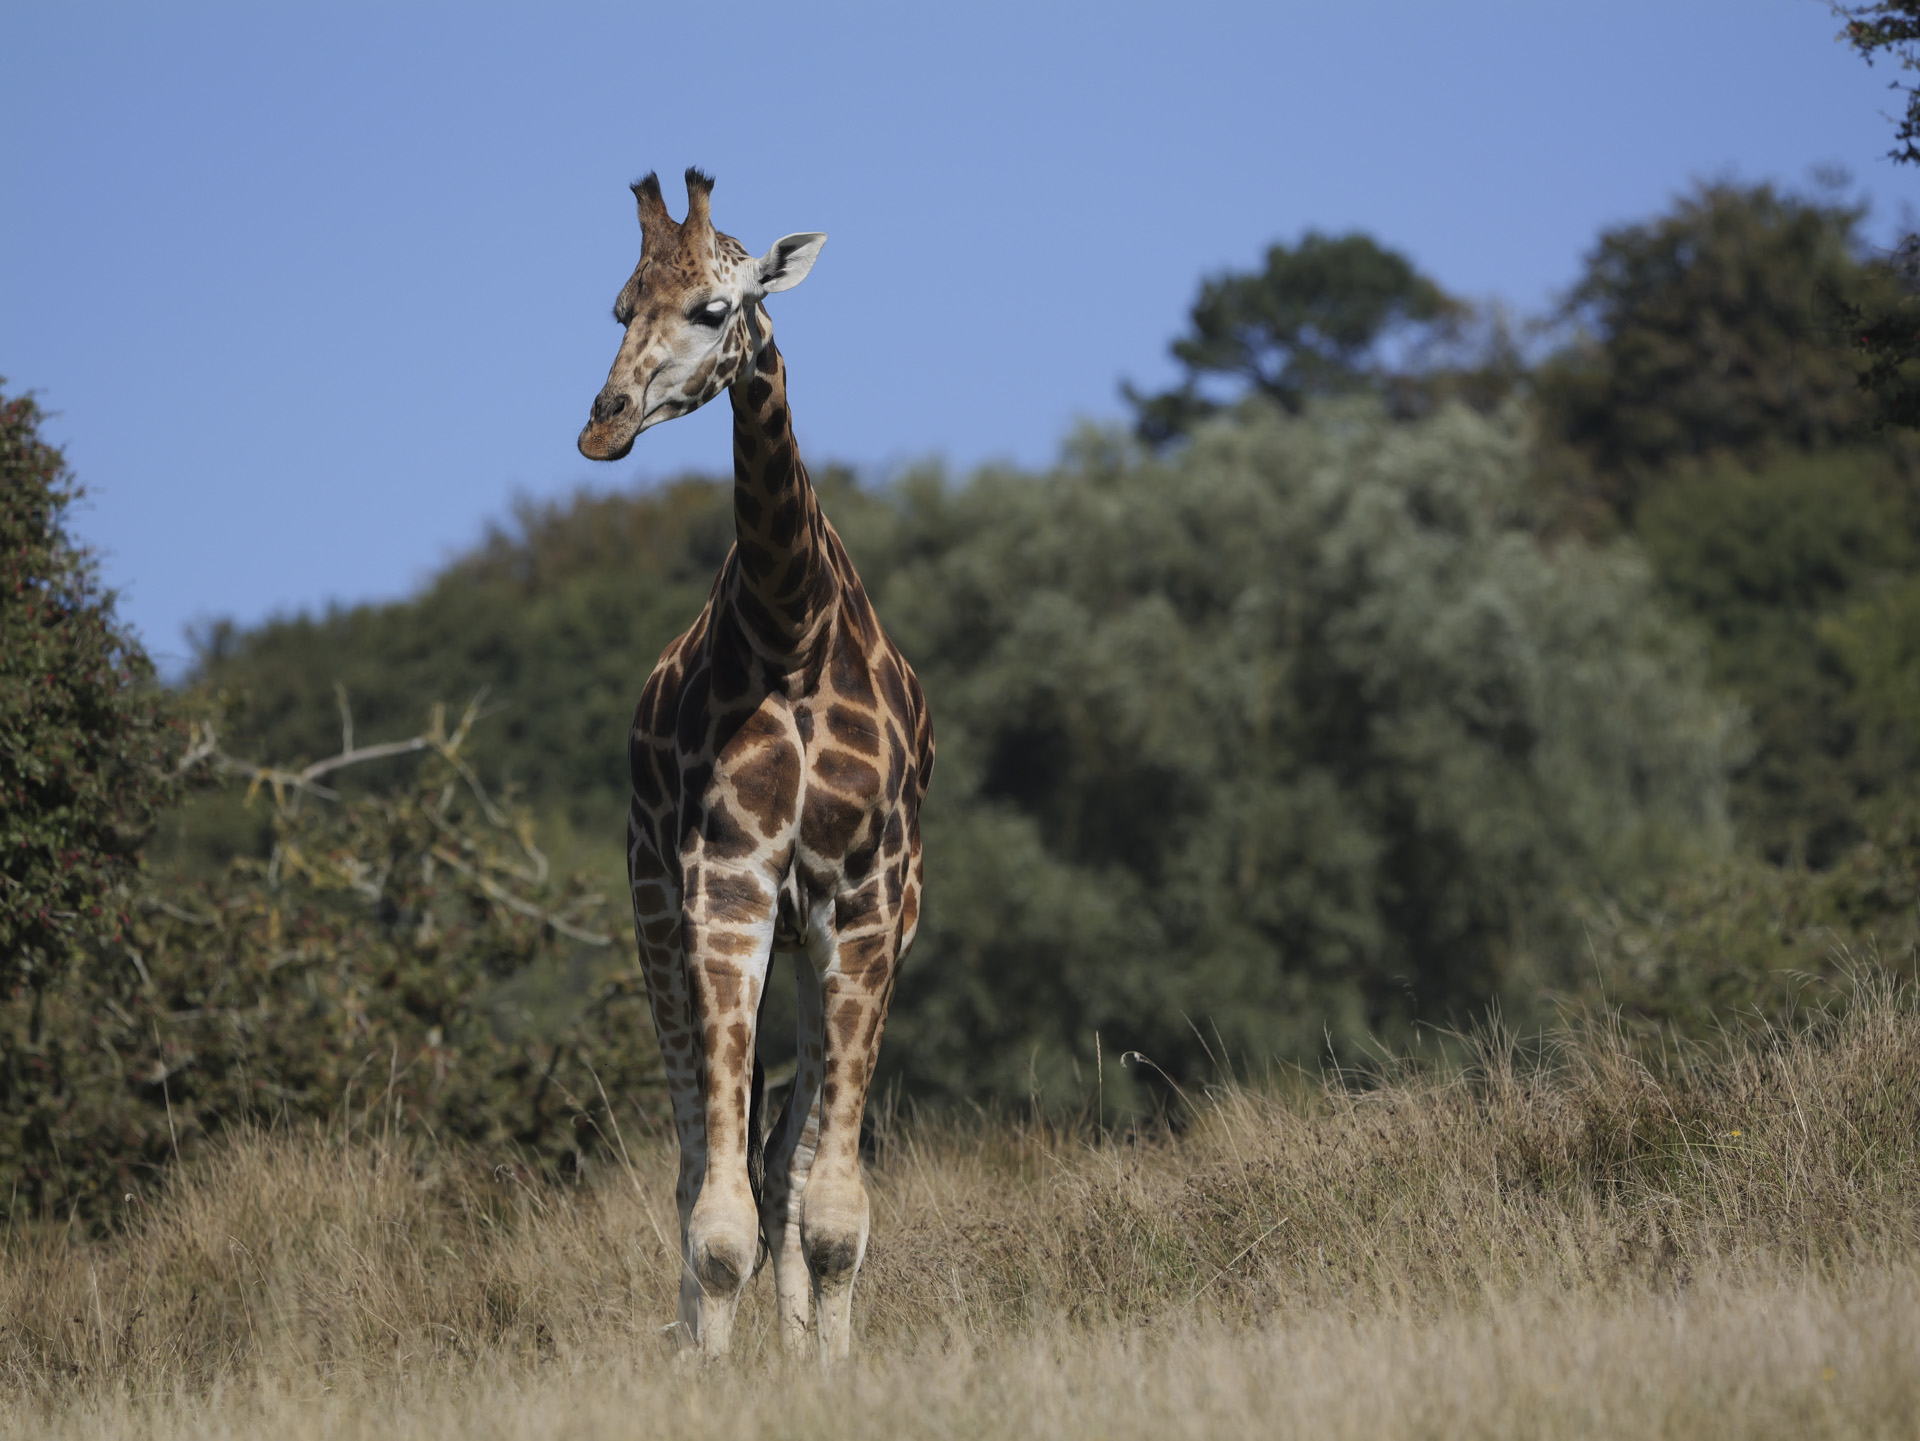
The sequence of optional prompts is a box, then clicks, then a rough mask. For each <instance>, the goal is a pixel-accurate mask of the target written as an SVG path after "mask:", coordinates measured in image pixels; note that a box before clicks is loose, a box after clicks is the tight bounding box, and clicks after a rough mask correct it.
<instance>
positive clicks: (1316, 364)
mask: <svg viewBox="0 0 1920 1441" xmlns="http://www.w3.org/2000/svg"><path fill="white" fill-rule="evenodd" d="M1465 313H1466V308H1465V307H1464V306H1463V305H1462V304H1461V303H1460V302H1459V301H1457V300H1455V299H1453V298H1452V297H1451V296H1449V295H1447V294H1446V293H1445V292H1444V291H1442V290H1441V289H1440V287H1439V286H1438V285H1436V284H1434V283H1433V281H1431V280H1429V279H1428V278H1427V277H1426V276H1424V275H1422V274H1421V273H1420V272H1419V271H1418V270H1416V269H1415V268H1414V266H1413V263H1412V262H1411V261H1410V260H1408V259H1407V258H1406V257H1405V256H1404V255H1402V254H1400V253H1399V252H1398V251H1395V250H1389V249H1387V248H1386V247H1384V246H1382V245H1380V244H1379V243H1377V242H1376V241H1374V240H1373V239H1372V238H1371V237H1370V236H1366V235H1362V234H1359V233H1357V232H1356V233H1354V234H1349V235H1340V236H1326V235H1322V234H1320V233H1319V232H1318V231H1311V230H1310V231H1308V232H1307V234H1306V235H1305V236H1304V237H1302V239H1301V241H1300V243H1299V244H1298V245H1297V246H1288V245H1284V244H1275V245H1272V246H1270V247H1268V250H1267V257H1266V265H1265V267H1264V268H1263V269H1261V270H1259V271H1257V272H1240V271H1229V272H1227V273H1226V274H1224V275H1218V276H1215V277H1213V278H1212V279H1210V280H1207V281H1206V282H1205V283H1203V284H1202V285H1201V287H1200V295H1199V298H1198V299H1197V300H1195V301H1194V303H1193V309H1192V311H1191V313H1190V316H1189V326H1188V330H1187V333H1186V334H1185V335H1183V336H1181V337H1180V338H1179V339H1177V340H1175V341H1174V342H1173V345H1172V351H1173V355H1174V358H1175V359H1176V360H1178V361H1179V362H1180V364H1181V366H1182V367H1183V368H1184V369H1185V371H1186V377H1185V379H1184V380H1183V381H1182V383H1181V384H1180V385H1179V386H1177V387H1175V388H1174V389H1172V390H1169V391H1165V392H1162V393H1160V394H1158V395H1142V394H1140V393H1138V392H1136V391H1135V390H1134V389H1133V387H1132V386H1131V385H1128V386H1125V387H1123V393H1124V394H1125V395H1126V398H1127V400H1128V402H1129V403H1130V404H1132V405H1133V407H1134V409H1135V411H1136V412H1137V415H1138V422H1137V428H1138V432H1139V434H1140V437H1141V438H1142V439H1143V440H1145V441H1148V442H1149V443H1152V444H1159V443H1162V442H1165V441H1168V440H1171V439H1173V438H1174V437H1176V436H1179V435H1184V434H1186V433H1187V432H1188V431H1190V430H1191V429H1192V427H1193V425H1194V424H1195V423H1196V422H1197V421H1199V420H1201V419H1203V418H1204V417H1206V416H1208V415H1211V414H1213V413H1214V412H1215V411H1217V410H1219V409H1220V405H1221V402H1220V401H1219V400H1218V399H1215V398H1213V397H1210V396H1209V395H1207V394H1206V393H1205V391H1204V389H1203V386H1205V385H1206V384H1207V383H1208V382H1212V381H1218V380H1224V381H1226V382H1228V385H1229V388H1231V389H1234V390H1237V391H1238V392H1239V393H1243V394H1246V393H1250V394H1255V395H1261V396H1264V397H1266V398H1267V399H1268V400H1270V401H1272V402H1274V403H1275V404H1277V405H1279V406H1281V407H1282V408H1283V409H1285V410H1286V411H1288V412H1289V413H1291V414H1298V413H1299V411H1300V409H1301V408H1302V407H1303V406H1304V405H1305V404H1306V402H1307V401H1308V400H1309V399H1310V398H1312V397H1315V396H1330V395H1347V394H1353V393H1355V392H1359V391H1364V390H1379V391H1382V392H1383V393H1385V392H1388V391H1389V390H1390V389H1391V388H1392V386H1393V384H1394V382H1395V381H1396V380H1397V379H1399V378H1401V374H1402V372H1401V370H1400V369H1399V368H1398V367H1399V366H1400V364H1401V363H1402V362H1404V361H1405V360H1406V359H1407V354H1406V353H1407V352H1409V351H1412V350H1414V349H1416V348H1417V347H1418V346H1419V344H1420V342H1421V341H1422V340H1429V341H1430V340H1432V339H1433V338H1435V337H1436V336H1437V335H1438V334H1439V333H1440V332H1441V331H1442V330H1443V329H1444V327H1446V326H1448V325H1450V324H1452V323H1454V322H1457V321H1459V320H1460V319H1461V318H1462V317H1463V316H1464V315H1465Z"/></svg>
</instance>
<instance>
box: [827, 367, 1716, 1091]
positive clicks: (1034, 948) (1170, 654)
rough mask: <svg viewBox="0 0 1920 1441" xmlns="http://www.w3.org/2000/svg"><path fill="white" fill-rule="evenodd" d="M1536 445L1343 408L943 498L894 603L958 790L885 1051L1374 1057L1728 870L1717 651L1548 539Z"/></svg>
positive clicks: (1600, 565)
mask: <svg viewBox="0 0 1920 1441" xmlns="http://www.w3.org/2000/svg"><path fill="white" fill-rule="evenodd" d="M1528 455H1529V440H1528V436H1527V434H1526V430H1525V427H1524V426H1523V425H1522V424H1521V423H1520V421H1519V419H1518V418H1517V416H1516V415H1514V414H1512V413H1508V414H1505V415H1503V416H1502V417H1500V418H1497V419H1486V418H1481V417H1478V416H1476V415H1474V414H1472V413H1471V412H1469V411H1466V410H1464V409H1461V408H1458V407H1455V408H1450V409H1448V410H1446V411H1443V412H1442V413H1441V414H1439V415H1438V416H1436V417H1434V418H1432V419H1430V420H1427V421H1421V422H1416V423H1413V424H1397V425H1396V424H1392V423H1389V421H1388V419H1387V417H1386V416H1385V415H1384V414H1383V413H1382V412H1381V410H1380V409H1379V407H1378V406H1377V405H1376V404H1374V403H1371V402H1344V403H1340V404H1338V405H1333V406H1330V407H1323V408H1320V409H1313V408H1310V409H1309V410H1308V412H1307V413H1306V414H1305V415H1304V416H1303V417H1300V418H1294V419H1286V418H1282V417H1279V416H1276V415H1273V414H1271V413H1269V414H1265V415H1262V414H1258V413H1255V412H1251V411H1250V412H1248V413H1247V414H1245V415H1243V416H1242V417H1240V418H1238V419H1235V420H1233V421H1230V422H1215V423H1214V424H1212V425H1209V426H1206V427H1202V428H1201V429H1199V430H1198V431H1196V432H1195V435H1194V438H1193V442H1192V444H1191V445H1189V446H1187V447H1184V448H1182V449H1181V450H1180V451H1178V452H1176V453H1174V454H1173V455H1172V456H1171V457H1170V458H1168V459H1166V460H1164V461H1157V460H1151V459H1142V458H1140V457H1137V456H1134V455H1131V454H1129V453H1128V451H1127V448H1126V447H1125V446H1121V445H1117V444H1115V443H1114V442H1112V441H1111V440H1109V439H1105V438H1101V437H1090V438H1087V439H1085V440H1084V441H1083V442H1082V443H1081V444H1080V445H1079V447H1078V449H1077V451H1076V453H1075V456H1074V458H1073V459H1072V460H1071V461H1070V463H1069V464H1067V465H1066V466H1065V467H1063V468H1062V469H1060V470H1058V471H1055V472H1053V473H1051V474H1048V475H1045V476H1039V477H1033V476H1024V475H1018V474H1011V473H1006V474H987V475H983V476H981V477H979V478H977V479H976V480H975V481H974V482H973V483H972V484H970V485H969V486H967V487H965V488H963V489H960V490H958V491H953V490H948V489H946V488H944V487H941V486H939V485H936V484H933V483H931V482H926V481H922V482H919V483H916V484H915V485H913V486H910V487H908V489H907V491H906V492H905V510H904V512H903V514H902V515H901V517H900V519H899V521H898V525H899V528H900V533H899V534H897V535H896V536H895V537H894V538H893V539H892V541H891V543H890V544H889V545H887V546H886V547H884V549H885V550H887V551H889V552H890V553H891V554H892V555H894V556H897V557H900V558H901V559H899V560H898V561H897V562H895V563H892V564H883V565H876V566H871V567H869V581H870V584H871V585H872V587H873V588H874V590H875V593H876V596H877V598H878V604H879V606H880V610H881V613H882V614H883V615H885V616H886V617H887V622H888V626H889V629H890V630H891V631H892V632H893V633H894V634H895V635H896V636H897V637H898V638H899V639H900V642H901V644H902V646H903V647H904V649H905V650H906V652H907V654H908V655H909V656H910V657H912V658H913V660H914V663H915V665H916V667H917V668H918V669H919V670H920V673H921V676H922V678H923V680H924V682H925V684H926V687H927V691H928V694H929V697H930V698H931V700H932V703H933V706H934V710H935V714H936V716H937V717H938V723H939V727H940V732H939V733H940V741H941V777H940V783H939V785H938V786H937V787H936V788H935V791H934V794H933V795H931V796H930V797H929V801H928V805H927V809H926V813H925V823H926V827H927V857H928V903H927V909H926V912H925V916H926V919H925V922H924V929H923V931H922V936H921V940H920V942H919V943H918V948H917V950H916V953H915V956H914V958H913V960H912V961H911V962H910V963H909V967H908V970H907V973H906V975H905V977H904V978H903V981H902V989H901V992H900V996H899V1000H898V1002H897V1004H896V1007H895V1016H894V1019H893V1020H892V1021H890V1023H889V1035H890V1037H893V1038H894V1041H895V1044H893V1045H890V1047H889V1048H888V1051H887V1052H886V1054H885V1057H884V1059H883V1065H885V1066H887V1067H889V1068H891V1069H892V1070H894V1072H895V1073H896V1074H899V1075H901V1076H902V1077H903V1078H904V1079H905V1080H906V1081H907V1082H908V1083H909V1084H910V1085H911V1086H913V1087H915V1088H916V1089H919V1090H921V1091H930V1092H934V1093H938V1094H947V1095H966V1094H981V1093H989V1094H997V1095H1001V1096H1006V1097H1019V1096H1024V1095H1026V1094H1027V1093H1028V1092H1029V1089H1030V1088H1035V1089H1038V1090H1039V1091H1040V1092H1041V1093H1042V1094H1043V1095H1049V1096H1054V1097H1065V1096H1084V1095H1085V1094H1087V1089H1088V1088H1089V1087H1090V1086H1091V1080H1092V1067H1093V1065H1094V1062H1095V1058H1096V1044H1095V1037H1096V1035H1098V1036H1099V1037H1100V1040H1101V1044H1102V1047H1103V1048H1104V1051H1105V1053H1106V1054H1107V1055H1109V1056H1111V1055H1112V1054H1113V1053H1115V1052H1117V1051H1120V1050H1123V1049H1137V1050H1140V1051H1142V1052H1145V1053H1146V1054H1148V1055H1150V1056H1151V1057H1153V1059H1154V1060H1155V1062H1156V1063H1158V1064H1159V1065H1161V1066H1164V1067H1165V1068H1166V1069H1167V1070H1168V1071H1169V1072H1171V1073H1173V1074H1175V1075H1177V1076H1181V1077H1182V1078H1186V1077H1189V1076H1193V1075H1195V1074H1202V1073H1205V1072H1206V1071H1207V1070H1208V1068H1209V1066H1210V1064H1211V1063H1210V1061H1209V1058H1208V1055H1207V1048H1208V1047H1210V1046H1211V1047H1213V1048H1215V1049H1220V1048H1224V1050H1225V1052H1226V1053H1227V1054H1228V1055H1229V1056H1230V1057H1232V1058H1235V1059H1236V1060H1252V1061H1255V1062H1258V1061H1259V1060H1261V1059H1263V1058H1266V1057H1271V1056H1275V1055H1281V1056H1288V1057H1292V1058H1295V1059H1310V1058H1311V1057H1312V1056H1313V1055H1315V1054H1316V1053H1320V1054H1324V1048H1325V1047H1326V1046H1327V1045H1328V1044H1329V1042H1331V1044H1332V1045H1333V1046H1334V1048H1335V1050H1336V1052H1337V1053H1338V1054H1341V1055H1343V1056H1349V1055H1352V1054H1354V1053H1355V1052H1356V1051H1357V1050H1359V1049H1362V1048H1364V1046H1365V1044H1366V1040H1365V1038H1366V1037H1367V1036H1369V1035H1380V1034H1387V1035H1404V1033H1405V1028H1406V1027H1407V1026H1408V1024H1409V1023H1410V1022H1412V1021H1415V1020H1420V1019H1425V1020H1431V1021H1446V1020H1457V1019H1462V1018H1464V1017H1465V1016H1466V1015H1468V1014H1470V1013H1471V1012H1472V1011H1474V1010H1477V1009H1478V1008H1479V1007H1481V1006H1483V1005H1484V1004H1485V1003H1486V1002H1487V1000H1488V999H1489V998H1490V997H1494V996H1505V997H1507V998H1508V999H1509V1000H1510V1001H1513V1002H1515V1003H1516V1004H1518V1005H1519V1006H1521V1007H1522V1008H1524V1007H1525V1006H1526V1005H1527V1004H1529V1003H1530V1001H1531V999H1532V997H1533V995H1534V994H1535V988H1536V987H1537V986H1538V984H1539V983H1540V980H1541V978H1542V976H1543V975H1547V974H1557V970H1556V968H1557V967H1558V966H1559V965H1561V964H1563V963H1564V964H1572V963H1574V962H1575V958H1576V957H1577V955H1578V952H1579V947H1578V943H1577V938H1575V937H1573V936H1571V935H1569V934H1568V933H1567V932H1566V931H1565V929H1564V928H1563V917H1564V915H1565V911H1564V906H1565V902H1566V900H1567V898H1568V897H1569V896H1570V895H1571V894H1573V893H1575V892H1577V891H1579V890H1581V889H1583V888H1585V887H1589V886H1595V885H1631V884H1632V883H1633V882H1634V879H1635V878H1636V877H1641V876H1644V875H1646V874H1647V873H1648V872H1649V871H1650V870H1656V869H1658V868H1659V867H1660V866H1661V865H1664V864H1670V863H1672V862H1673V860H1674V859H1675V858H1677V857H1680V856H1685V855H1689V854H1693V853H1695V852H1696V851H1703V852H1708V853H1710V852H1712V851H1713V850H1714V849H1716V848H1717V847H1718V846H1719V845H1720V844H1721V843H1722V841H1723V839H1724V828H1723V819H1722V811H1721V806H1722V796H1723V780H1722V777H1723V767H1724V764H1725V759H1726V751H1727V748H1728V745H1729V727H1730V725H1731V722H1732V716H1731V714H1730V712H1729V710H1728V708H1727V707H1726V706H1725V704H1724V703H1723V702H1721V701H1718V700H1716V699H1715V698H1713V697H1712V696H1711V695H1710V694H1709V693H1708V692H1707V691H1706V688H1705V685H1704V657H1703V656H1702V655H1701V653H1700V651H1699V648H1698V647H1697V645H1696V644H1695V643H1694V642H1693V641H1692V640H1690V639H1689V635H1688V633H1686V632H1683V631H1680V630H1677V629H1675V628H1674V627H1673V626H1672V625H1670V624H1669V623H1668V622H1666V621H1665V620H1664V619H1663V618H1662V612H1661V608H1660V606H1659V605H1658V604H1657V603H1656V602H1655V599H1654V595H1653V590H1652V581H1651V578H1650V576H1649V575H1648V573H1647V570H1646V568H1645V566H1644V565H1643V563H1642V562H1641V561H1640V560H1639V559H1638V558H1637V557H1636V555H1635V554H1634V553H1633V552H1632V550H1631V548H1629V547H1624V546H1612V547H1606V548H1593V547H1589V546H1586V545H1583V544H1580V543H1577V542H1575V543H1569V544H1564V545H1561V546H1559V547H1557V548H1554V549H1548V548H1545V547H1543V546H1542V544H1541V543H1540V542H1539V540H1538V539H1537V537H1536V535H1535V532H1534V529H1533V517H1532V515H1531V514H1530V510H1529V506H1528V501H1527V494H1528V473H1529V461H1528ZM862 563H863V565H865V564H867V563H866V562H865V561H864V560H863V562H862ZM1543 968H1544V969H1543ZM1202 1038H1204V1039H1202ZM1107 1084H1108V1087H1109V1099H1111V1098H1112V1095H1113V1084H1114V1083H1113V1071H1112V1069H1111V1068H1109V1069H1108V1082H1107Z"/></svg>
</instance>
